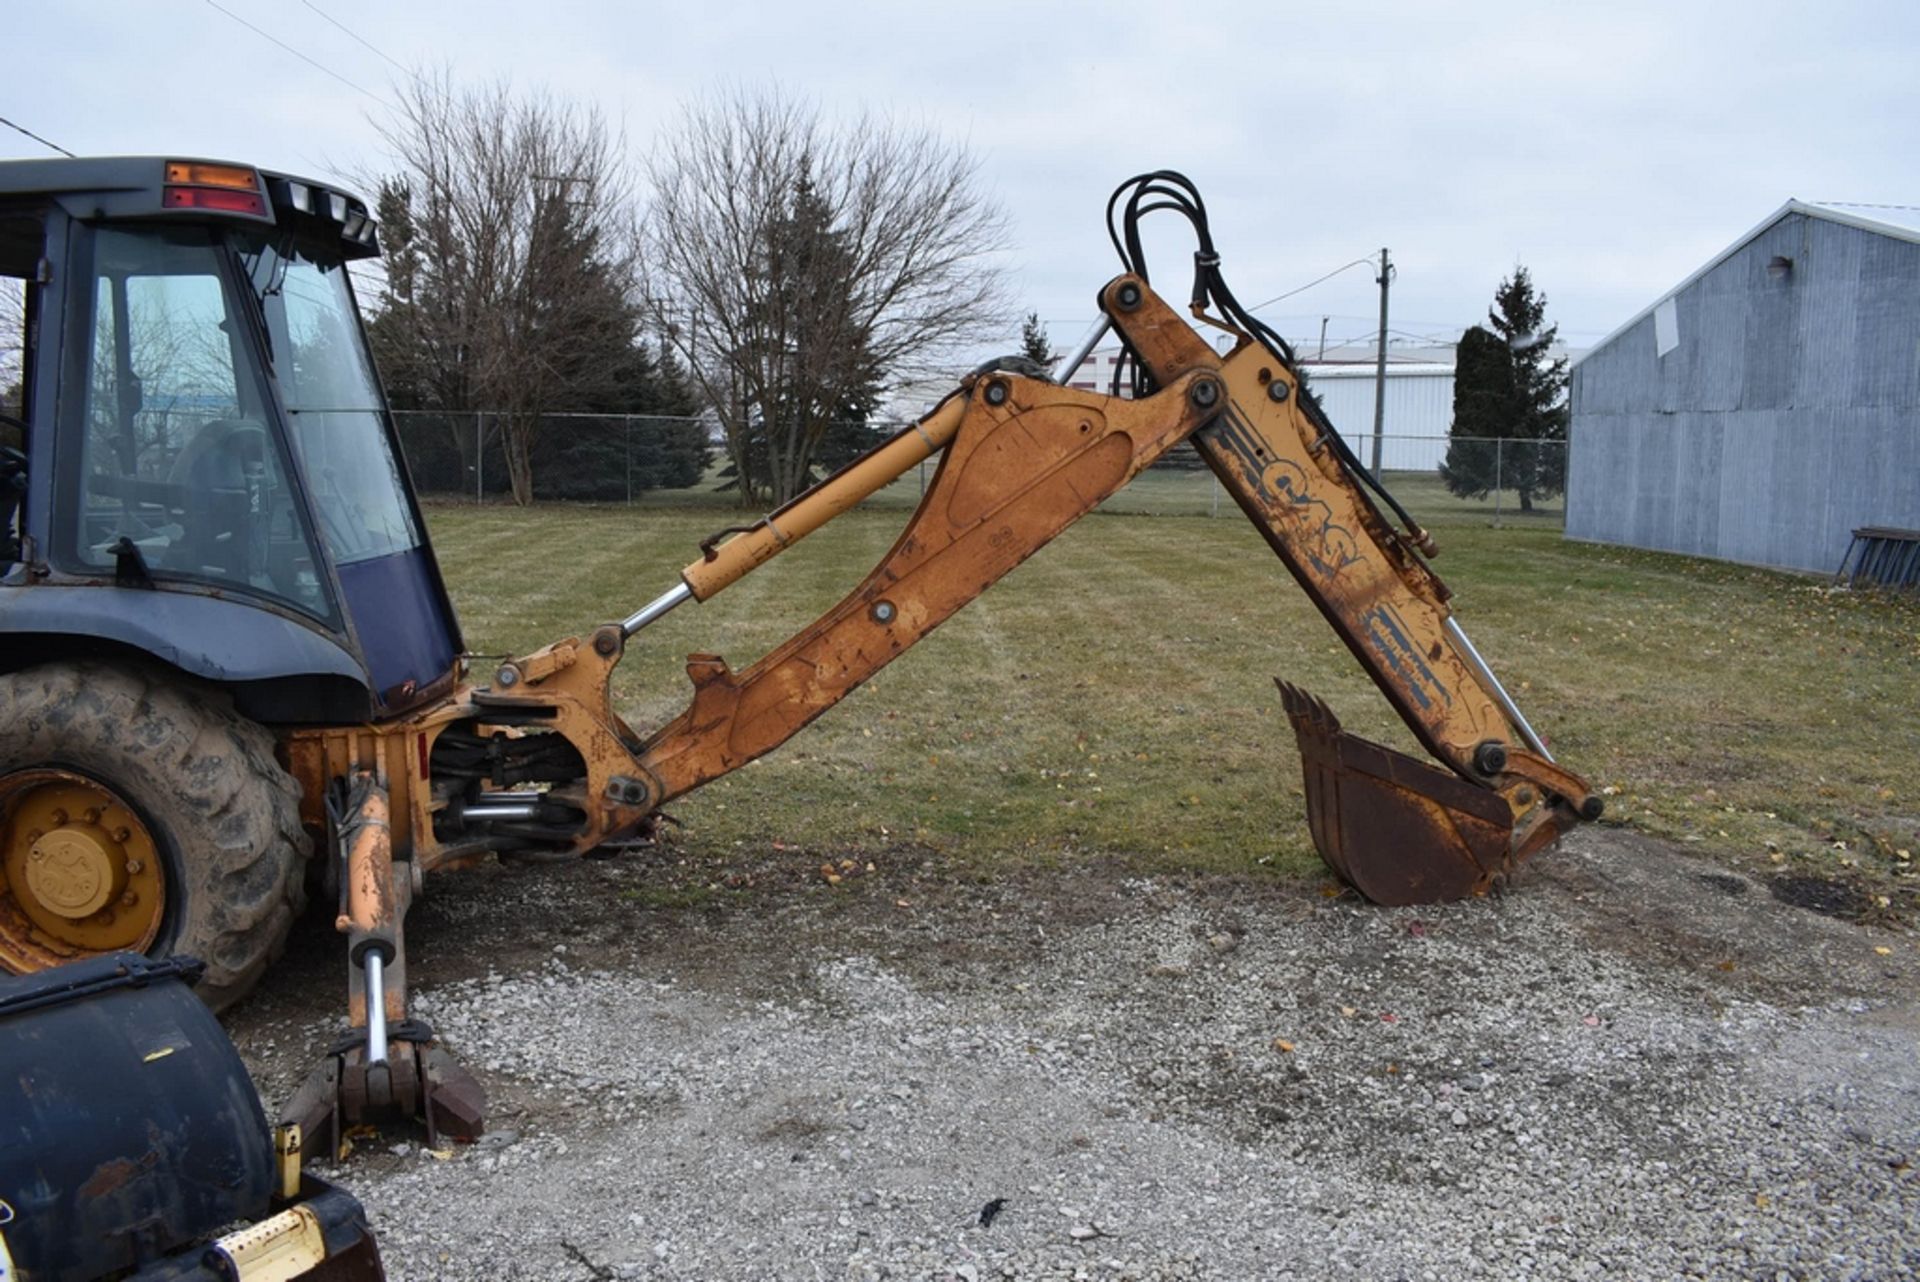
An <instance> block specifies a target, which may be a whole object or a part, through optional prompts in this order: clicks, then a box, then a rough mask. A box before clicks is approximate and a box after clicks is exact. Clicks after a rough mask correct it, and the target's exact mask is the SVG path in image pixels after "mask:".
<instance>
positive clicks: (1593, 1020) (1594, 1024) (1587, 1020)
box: [1580, 1015, 1600, 1028]
mask: <svg viewBox="0 0 1920 1282" xmlns="http://www.w3.org/2000/svg"><path fill="white" fill-rule="evenodd" d="M1580 1022H1581V1023H1582V1024H1585V1025H1586V1026H1587V1027H1588V1028H1598V1027H1600V1017H1599V1016H1598V1015H1588V1016H1585V1017H1584V1018H1582V1019H1581V1021H1580Z"/></svg>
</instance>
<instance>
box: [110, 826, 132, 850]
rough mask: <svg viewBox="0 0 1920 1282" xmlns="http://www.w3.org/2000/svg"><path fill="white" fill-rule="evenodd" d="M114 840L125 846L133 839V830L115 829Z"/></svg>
mask: <svg viewBox="0 0 1920 1282" xmlns="http://www.w3.org/2000/svg"><path fill="white" fill-rule="evenodd" d="M113 839H114V840H115V841H117V842H119V843H120V844H121V845H123V846H124V845H125V844H126V843H127V842H129V841H131V840H132V839H133V829H131V828H115V829H114V830H113Z"/></svg>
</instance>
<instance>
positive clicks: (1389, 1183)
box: [233, 829, 1920, 1282]
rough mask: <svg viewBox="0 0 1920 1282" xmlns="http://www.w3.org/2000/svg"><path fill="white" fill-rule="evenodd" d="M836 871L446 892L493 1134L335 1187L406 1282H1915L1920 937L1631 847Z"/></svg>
mask: <svg viewBox="0 0 1920 1282" xmlns="http://www.w3.org/2000/svg"><path fill="white" fill-rule="evenodd" d="M735 853H736V854H737V853H738V852H735ZM840 872H841V873H842V874H844V875H843V880H842V881H841V883H840V884H839V885H828V884H827V882H826V879H825V878H824V877H822V875H821V871H820V866H819V856H818V855H813V856H808V855H806V854H805V853H803V852H785V853H781V852H774V853H769V854H767V855H766V856H764V857H763V858H761V859H760V860H758V861H757V862H752V861H742V860H738V859H735V860H730V861H727V862H725V863H712V864H703V863H702V862H701V861H699V860H698V859H695V858H693V857H687V858H686V859H685V861H684V862H682V861H681V858H680V856H679V855H675V854H671V853H655V854H651V855H646V856H641V857H634V858H621V859H612V860H603V861H591V862H584V863H578V864H570V865H565V866H561V867H557V868H519V867H499V868H488V869H483V870H480V871H478V872H474V873H468V874H459V875H452V876H448V877H445V878H442V879H441V880H439V881H437V882H435V883H434V884H433V885H432V886H430V887H429V892H428V896H427V898H426V899H425V900H424V901H423V902H422V903H421V904H420V905H419V907H418V908H417V909H416V911H415V914H414V916H413V918H412V919H411V920H410V923H409V934H410V938H411V941H412V947H413V950H414V965H415V978H416V982H417V988H418V993H419V998H420V1001H419V1005H420V1013H421V1014H423V1015H424V1016H425V1017H426V1018H427V1019H428V1020H430V1021H431V1022H433V1023H434V1025H435V1026H436V1027H437V1028H438V1029H439V1030H440V1033H441V1035H442V1037H443V1038H444V1040H445V1041H446V1042H447V1043H448V1044H449V1045H450V1046H451V1047H452V1048H453V1049H454V1050H455V1051H456V1053H458V1054H460V1055H461V1056H462V1057H463V1058H464V1059H465V1061H466V1062H467V1063H468V1064H469V1066H470V1067H472V1068H474V1069H475V1070H476V1071H477V1072H478V1073H479V1075H480V1076H481V1078H482V1080H483V1081H484V1082H485V1083H486V1085H487V1088H488V1090H489V1092H490V1094H491V1097H492V1101H493V1125H494V1128H495V1129H494V1131H493V1132H492V1134H490V1135H489V1136H488V1137H487V1138H486V1139H484V1140H483V1141H482V1142H481V1143H479V1144H476V1145H473V1146H471V1147H466V1148H462V1149H459V1150H457V1151H455V1152H453V1153H452V1154H451V1155H450V1156H445V1157H442V1156H436V1155H434V1154H432V1153H428V1152H425V1151H423V1150H422V1148H421V1147H420V1146H419V1143H418V1140H417V1138H416V1139H415V1140H414V1142H412V1143H409V1142H407V1141H406V1139H405V1138H404V1137H403V1136H402V1135H401V1134H400V1133H398V1132H396V1133H395V1134H393V1135H390V1136H388V1137H386V1138H383V1139H381V1140H377V1141H363V1142H362V1145H361V1147H360V1149H359V1151H358V1152H356V1153H355V1154H354V1156H353V1157H352V1159H351V1160H350V1161H349V1162H347V1163H346V1164H345V1165H344V1167H343V1168H341V1170H340V1172H339V1174H340V1176H341V1177H342V1178H343V1179H344V1180H345V1181H346V1182H347V1183H348V1184H349V1185H350V1187H351V1188H352V1189H353V1190H354V1191H355V1192H356V1193H358V1194H359V1195H360V1197H361V1198H362V1199H363V1200H364V1201H365V1202H366V1204H367V1206H368V1207H369V1209H370V1211H371V1214H372V1217H373V1220H374V1224H375V1227H376V1229H377V1231H378V1233H379V1235H380V1240H381V1245H382V1249H383V1251H384V1252H385V1254H386V1257H387V1260H388V1268H389V1270H390V1274H391V1276H392V1277H394V1278H396V1279H410V1280H414V1282H421V1280H424V1279H442V1278H445V1279H466V1278H472V1279H483V1278H484V1279H490V1280H496V1279H515V1278H528V1279H535V1278H538V1279H557V1280H566V1279H601V1278H645V1279H656V1278H658V1279H668V1278H673V1279H699V1278H755V1279H759V1278H782V1279H786V1278H797V1279H814V1278H832V1279H848V1278H851V1279H865V1278H965V1279H970V1280H973V1282H978V1280H980V1279H988V1278H1088V1279H1117V1278H1214V1279H1251V1278H1302V1279H1305V1278H1366V1279H1398V1278H1404V1279H1427V1278H1434V1279H1460V1278H1501V1279H1506V1278H1523V1277H1538V1278H1542V1279H1563V1278H1584V1277H1630V1278H1636V1279H1638V1278H1668V1277H1711V1278H1765V1279H1775V1278H1878V1279H1892V1278H1911V1277H1915V1276H1920V1173H1916V1171H1915V1169H1914V1168H1913V1166H1912V1163H1915V1162H1917V1161H1920V1010H1917V1008H1916V991H1917V990H1916V985H1915V980H1916V977H1920V942H1917V940H1916V936H1915V935H1913V934H1912V933H1903V932H1896V931H1890V930H1868V929H1863V928H1861V927H1859V926H1855V925H1852V924H1849V923H1846V922H1841V921H1836V920H1833V919H1830V918H1827V917H1823V916H1820V915H1817V914H1816V913H1814V912H1810V911H1807V910H1805V909H1802V908H1797V907H1791V906H1788V905H1787V904H1784V903H1781V902H1777V901H1776V900H1775V898H1774V897H1773V896H1772V895H1771V894H1770V893H1769V890H1768V887H1767V885H1765V884H1763V883H1761V882H1758V881H1753V880H1749V879H1748V878H1746V877H1743V876H1740V875H1738V874H1734V873H1730V872H1728V871H1726V870H1725V869H1723V868H1720V867H1717V866H1711V865H1707V864H1702V863H1698V862H1695V861H1692V860H1690V859H1688V858H1686V857H1685V856H1683V855H1681V854H1679V853H1678V852H1676V851H1675V850H1673V849H1672V848H1670V847H1666V846H1662V845H1657V844H1655V843H1652V842H1648V841H1645V840H1642V839H1639V838H1636V837H1634V836H1632V835H1631V834H1628V833H1626V832H1624V831H1622V830H1619V829H1600V830H1587V831H1584V832H1582V833H1579V834H1576V835H1575V836H1574V837H1573V838H1572V839H1571V840H1570V841H1569V842H1568V843H1567V845H1566V846H1565V847H1563V848H1562V849H1561V850H1560V851H1559V852H1557V853H1555V854H1553V855H1550V856H1548V857H1547V858H1545V859H1543V860H1541V861H1539V862H1538V863H1536V864H1535V865H1534V866H1533V867H1532V868H1530V869H1529V870H1528V871H1527V873H1526V874H1525V875H1523V877H1522V878H1521V879H1520V882H1519V884H1518V885H1517V886H1516V887H1515V888H1514V889H1513V890H1511V891H1510V892H1509V893H1507V894H1505V895H1503V896H1501V897H1499V898H1496V899H1493V900H1489V901H1484V902H1479V903H1472V904H1465V905H1456V906H1452V907H1445V908H1426V909H1419V910H1398V909H1394V910H1390V909H1379V908H1372V907H1368V906H1365V905H1363V904H1360V903H1357V902H1355V901H1354V900H1353V899H1352V898H1351V897H1348V896H1340V897H1330V896H1328V895H1327V894H1325V893H1322V888H1317V887H1314V886H1311V885H1309V886H1304V887H1302V886H1299V885H1276V884H1273V883H1270V882H1263V881H1257V880H1250V879H1249V880H1239V879H1186V878H1165V877H1160V878H1152V879H1148V878H1143V877H1140V876H1137V875H1134V874H1132V873H1129V872H1128V871H1126V870H1125V869H1124V868H1122V867H1120V866H1118V865H1104V864H1095V865H1092V866H1087V867H1080V868H1075V869H1072V870H1065V871H1036V872H1028V873H1022V874H1019V875H1017V876H1011V877H1007V878H1000V879H994V878H986V877H975V878H974V879H971V880H970V879H968V878H965V877H961V876H958V875H956V874H954V873H953V872H952V871H951V870H949V869H947V868H945V867H944V866H943V865H942V864H941V863H940V862H939V861H938V860H937V859H935V858H932V857H927V856H923V855H922V854H920V853H918V852H904V853H893V854H887V855H876V856H875V857H874V864H873V866H872V870H871V871H868V870H867V868H866V867H864V866H844V867H842V868H840ZM340 957H341V954H340V952H339V950H338V947H337V945H336V944H335V942H334V941H333V940H332V939H331V938H329V937H328V935H327V933H326V932H325V930H324V927H323V926H320V925H318V924H314V923H311V922H310V923H309V924H308V925H307V926H305V927H303V932H302V933H301V934H300V935H299V936H298V937H297V938H296V941H295V945H294V948H293V950H292V951H291V953H290V956H289V959H288V961H287V962H286V963H284V964H283V965H282V966H281V967H280V969H279V970H278V971H277V972H276V974H275V976H274V978H273V980H272V981H271V982H272V991H271V992H269V993H266V994H263V995H261V996H259V997H256V998H255V999H253V1000H251V1001H249V1002H248V1003H247V1004H246V1005H245V1006H244V1007H243V1008H242V1009H241V1010H240V1011H239V1012H238V1014H237V1016H236V1018H235V1020H234V1021H233V1025H234V1033H235V1036H236V1038H237V1040H238V1041H239V1043H240V1046H241V1049H242V1051H243V1052H244V1053H245V1054H246V1056H247V1058H248V1060H249V1062H250V1063H251V1064H252V1065H253V1067H254V1068H255V1070H256V1072H257V1074H258V1075H259V1079H260V1081H261V1085H262V1089H263V1092H264V1093H265V1094H266V1095H267V1096H268V1098H269V1100H278V1099H280V1098H283V1097H284V1095H285V1093H286V1092H287V1091H288V1090H289V1089H290V1088H291V1086H292V1085H293V1083H294V1081H295V1079H296V1078H297V1076H298V1075H299V1072H300V1070H301V1068H302V1066H303V1064H304V1062H305V1057H306V1056H307V1055H308V1054H309V1053H310V1052H311V1051H312V1050H313V1049H314V1048H315V1047H317V1046H319V1045H320V1044H321V1043H323V1042H324V1041H325V1040H326V1039H327V1038H328V1037H329V1036H330V1035H331V1034H332V1032H333V1031H334V1025H333V1022H332V1021H333V1014H332V1012H333V1010H334V1009H335V1006H334V1003H335V1002H336V1001H337V996H336V994H337V993H338V991H339V986H340V970H341V963H340ZM990 1204H991V1205H993V1206H996V1207H997V1208H998V1214H997V1215H996V1216H994V1217H992V1222H991V1224H983V1223H982V1219H983V1215H982V1212H983V1210H984V1209H985V1208H986V1207H987V1206H989V1205H990Z"/></svg>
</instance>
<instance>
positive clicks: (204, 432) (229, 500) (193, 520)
mask: <svg viewBox="0 0 1920 1282" xmlns="http://www.w3.org/2000/svg"><path fill="white" fill-rule="evenodd" d="M267 448H268V447H267V433H266V429H265V428H264V427H262V426H261V425H260V424H259V423H258V422H255V421H252V420H249V419H239V418H216V419H213V420H211V421H209V422H208V423H207V424H206V425H204V426H203V427H201V429H200V430H199V431H198V432H196V433H195V434H194V437H193V439H192V440H191V441H189V442H188V443H187V445H186V448H185V449H183V450H181V451H180V453H179V454H178V455H176V456H175V457H174V460H173V466H172V467H171V468H170V469H169V470H168V473H167V482H168V484H170V485H173V486H176V487H178V488H179V489H180V490H181V491H182V492H183V494H182V505H183V507H184V509H185V510H184V514H183V516H182V519H181V522H180V523H181V526H182V528H183V530H184V533H183V534H182V535H181V538H180V543H179V550H178V552H177V553H170V554H169V556H168V558H167V560H168V563H169V564H170V565H171V566H172V567H173V568H175V569H179V570H184V571H187V572H188V573H202V574H212V575H215V576H216V577H219V578H224V579H237V580H239V581H241V582H246V581H248V580H250V579H252V578H254V577H255V576H258V575H262V574H264V573H265V572H266V569H267V566H266V547H267V522H268V521H269V520H270V519H271V516H272V497H271V494H270V493H269V491H270V490H271V488H272V484H273V469H272V467H271V465H270V463H269V460H268V457H267Z"/></svg>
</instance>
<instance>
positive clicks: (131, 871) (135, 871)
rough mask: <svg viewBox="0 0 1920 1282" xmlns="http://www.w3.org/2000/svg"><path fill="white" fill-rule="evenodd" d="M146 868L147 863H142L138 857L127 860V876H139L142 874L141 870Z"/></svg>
mask: <svg viewBox="0 0 1920 1282" xmlns="http://www.w3.org/2000/svg"><path fill="white" fill-rule="evenodd" d="M145 868H146V865H145V864H143V863H141V862H140V861H139V860H138V859H129V860H127V876H129V877H138V876H139V875H140V874H141V872H142V871H144V870H145Z"/></svg>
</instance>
